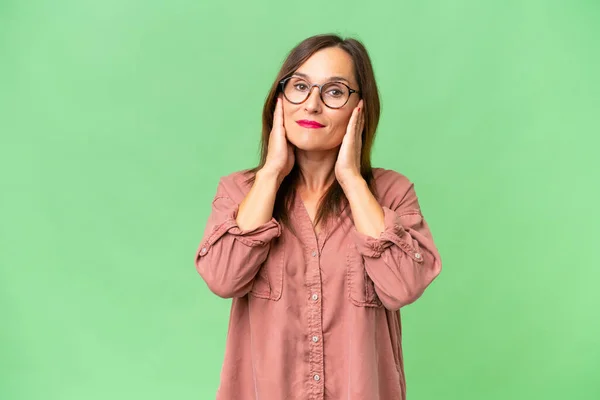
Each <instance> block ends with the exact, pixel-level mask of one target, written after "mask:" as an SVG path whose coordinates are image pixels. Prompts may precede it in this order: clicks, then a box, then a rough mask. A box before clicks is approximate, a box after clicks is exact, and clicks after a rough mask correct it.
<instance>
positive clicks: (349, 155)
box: [335, 99, 365, 186]
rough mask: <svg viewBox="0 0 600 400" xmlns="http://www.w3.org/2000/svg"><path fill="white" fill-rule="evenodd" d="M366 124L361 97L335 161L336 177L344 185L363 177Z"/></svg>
mask: <svg viewBox="0 0 600 400" xmlns="http://www.w3.org/2000/svg"><path fill="white" fill-rule="evenodd" d="M364 126H365V117H364V109H363V100H362V99H361V100H360V101H359V102H358V105H357V106H356V107H355V108H354V110H353V111H352V116H350V121H349V122H348V127H347V128H346V134H345V135H344V139H343V140H342V145H341V146H340V151H339V153H338V157H337V161H336V163H335V177H336V179H337V180H338V182H339V183H340V185H342V186H343V185H344V184H345V183H348V182H349V181H351V180H352V179H356V178H361V174H360V154H361V149H362V131H363V129H364Z"/></svg>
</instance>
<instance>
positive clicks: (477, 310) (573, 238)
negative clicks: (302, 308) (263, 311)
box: [0, 0, 600, 400]
mask: <svg viewBox="0 0 600 400" xmlns="http://www.w3.org/2000/svg"><path fill="white" fill-rule="evenodd" d="M325 32H335V33H340V34H342V35H350V36H355V37H357V38H359V39H361V40H362V41H363V42H364V43H365V45H366V46H367V48H368V49H369V51H370V54H371V56H372V59H373V63H374V67H375V72H376V76H377V79H378V82H379V85H380V89H381V95H382V102H383V114H382V119H381V123H380V128H379V130H378V138H377V141H376V144H375V150H374V164H375V166H381V167H386V168H392V169H396V170H398V171H400V172H402V173H404V174H405V175H407V176H408V177H409V178H410V179H412V180H413V181H414V182H415V188H416V190H417V193H418V195H419V198H420V200H421V205H422V208H423V212H424V214H425V216H426V218H427V219H428V221H429V223H430V225H431V229H432V231H433V234H434V237H435V239H436V241H437V244H438V247H439V249H440V252H441V254H442V258H443V264H444V269H443V271H442V274H441V275H440V277H439V278H438V279H437V280H436V281H435V282H434V284H433V285H432V286H431V287H430V288H429V290H428V291H427V292H426V293H425V296H423V297H422V298H421V299H420V300H419V301H418V302H417V303H415V304H413V305H410V306H408V307H406V308H405V309H403V321H404V350H405V355H406V359H405V362H406V374H407V379H408V393H409V399H411V400H439V399H448V400H450V399H457V400H465V399H477V400H482V399H483V400H496V399H503V400H504V399H545V400H546V399H556V400H558V399H598V398H600V378H599V375H600V311H599V310H600V294H599V292H600V257H599V255H598V248H599V245H598V244H597V241H598V240H599V239H600V229H599V228H598V224H599V223H600V218H599V212H598V207H599V205H600V193H599V188H598V185H599V181H600V177H599V173H600V162H599V161H598V155H597V153H598V151H599V150H600V140H599V139H598V137H599V136H600V123H599V120H598V118H599V114H600V113H599V111H600V79H599V78H598V74H599V71H600V51H599V49H600V2H598V1H596V0H587V1H584V0H575V1H573V0H571V1H568V0H564V1H550V0H548V1H541V0H540V1H526V0H520V1H516V0H513V1H502V2H500V1H495V2H492V1H487V2H486V1H475V0H472V1H467V0H457V1H437V2H435V1H387V2H381V1H374V2H371V3H369V2H366V1H320V0H319V1H317V0H307V1H302V2H297V3H295V4H294V3H291V2H290V3H287V2H282V1H264V0H263V1H256V2H241V1H240V2H236V3H232V2H229V3H228V4H223V3H221V2H216V1H211V2H206V1H202V0H195V1H191V0H188V1H186V0H170V1H167V0H164V1H147V0H146V1H141V0H128V1H117V0H108V1H96V2H92V1H73V0H56V1H48V0H45V1H23V0H22V1H17V0H0V140H1V141H0V178H1V180H0V185H1V187H0V240H1V242H0V399H3V400H4V399H6V400H22V399H47V400H70V399H76V400H80V399H85V400H96V399H98V400H100V399H103V400H104V399H115V400H117V399H118V400H120V399H144V400H153V399H156V400H163V399H166V398H170V399H178V400H179V399H211V398H214V393H215V390H216V387H217V385H218V380H219V372H220V367H221V362H222V357H223V350H224V341H225V335H226V332H227V323H228V316H229V315H228V313H229V306H230V301H229V300H222V299H220V298H218V297H216V296H214V295H212V294H211V293H210V292H209V291H208V289H207V288H206V286H205V284H204V283H203V281H202V280H201V278H200V277H199V275H198V274H197V273H196V271H195V269H194V264H193V258H194V252H195V250H196V246H197V244H198V242H199V241H200V239H201V235H202V233H203V229H204V224H205V221H206V218H207V216H208V213H209V210H210V202H211V200H212V197H213V195H214V191H215V189H216V184H217V181H218V179H219V177H220V176H222V175H225V174H228V173H230V172H232V171H234V170H238V169H242V168H245V167H249V166H252V165H253V164H254V163H255V162H256V160H257V150H258V137H259V130H260V121H261V119H260V113H261V108H262V102H263V100H264V97H265V95H266V92H267V89H268V88H269V86H270V85H271V82H272V80H273V79H274V77H275V74H276V72H277V70H278V68H279V65H280V63H281V62H282V61H283V58H284V57H285V55H286V53H287V52H288V51H289V50H290V49H291V48H292V47H293V46H294V45H295V44H297V43H298V42H299V41H301V40H302V39H304V38H305V37H308V36H310V35H313V34H317V33H325ZM366 400H368V399H366Z"/></svg>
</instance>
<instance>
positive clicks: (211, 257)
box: [195, 178, 281, 298]
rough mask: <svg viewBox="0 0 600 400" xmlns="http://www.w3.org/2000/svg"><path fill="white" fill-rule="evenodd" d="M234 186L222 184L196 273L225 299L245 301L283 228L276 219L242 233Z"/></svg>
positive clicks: (198, 253)
mask: <svg viewBox="0 0 600 400" xmlns="http://www.w3.org/2000/svg"><path fill="white" fill-rule="evenodd" d="M233 182H234V181H233V180H232V179H224V178H222V179H221V180H220V181H219V185H218V188H217V194H216V195H215V198H214V200H213V202H212V209H211V213H210V215H209V217H208V221H207V223H206V228H205V231H204V237H203V239H202V241H201V242H200V244H199V246H198V249H197V251H196V256H195V264H196V270H197V271H198V273H199V274H200V276H202V278H203V279H204V281H205V282H206V284H207V286H208V288H209V289H210V290H211V291H212V292H213V293H215V294H216V295H218V296H220V297H223V298H231V297H242V296H244V295H245V294H246V293H248V292H249V291H250V289H251V288H252V282H253V279H254V277H255V276H256V274H257V273H258V270H259V268H260V266H261V264H262V263H264V262H265V260H266V258H267V255H268V253H269V248H270V246H269V245H270V242H271V241H272V240H273V239H274V238H275V237H279V236H280V235H281V225H280V224H279V222H277V221H276V220H275V219H274V218H271V220H270V221H268V222H266V223H265V224H263V225H261V226H258V227H257V228H255V229H252V230H243V229H240V227H239V226H238V225H237V222H236V218H237V213H238V209H239V204H240V203H241V200H243V199H241V198H240V196H239V195H237V193H236V195H233V194H232V193H233V192H236V190H234V189H237V188H231V185H233V184H234V183H233ZM236 197H237V199H236Z"/></svg>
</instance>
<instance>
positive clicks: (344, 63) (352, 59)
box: [248, 35, 380, 231]
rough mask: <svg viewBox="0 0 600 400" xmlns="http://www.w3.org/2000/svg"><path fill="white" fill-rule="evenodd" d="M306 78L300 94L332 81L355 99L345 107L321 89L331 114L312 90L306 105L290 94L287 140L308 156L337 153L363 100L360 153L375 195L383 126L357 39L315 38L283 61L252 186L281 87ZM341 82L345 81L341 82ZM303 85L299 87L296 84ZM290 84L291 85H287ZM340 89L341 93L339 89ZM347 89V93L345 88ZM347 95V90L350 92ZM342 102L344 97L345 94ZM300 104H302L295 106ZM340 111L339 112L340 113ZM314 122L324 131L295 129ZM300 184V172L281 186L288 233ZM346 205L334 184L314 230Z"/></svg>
mask: <svg viewBox="0 0 600 400" xmlns="http://www.w3.org/2000/svg"><path fill="white" fill-rule="evenodd" d="M290 77H297V78H302V79H303V81H304V82H305V85H304V86H303V85H300V86H298V89H299V90H300V91H307V89H308V88H309V87H310V86H309V85H323V84H325V83H326V82H329V81H335V82H340V83H344V84H346V85H347V86H348V87H349V88H350V89H352V90H356V92H357V93H348V101H347V102H346V103H345V104H343V105H341V106H340V104H341V103H339V99H337V100H334V99H333V97H339V96H340V93H339V92H337V91H334V92H332V94H331V97H330V98H326V93H325V92H326V90H328V89H327V87H326V86H324V87H323V89H324V90H323V99H325V103H326V104H328V105H330V106H333V107H336V108H330V107H327V105H326V104H325V103H324V102H323V101H322V100H321V98H320V96H319V92H318V89H316V88H312V89H311V90H310V92H309V93H310V94H309V97H308V98H307V99H306V101H304V102H297V101H295V100H298V99H300V100H302V96H300V95H299V94H298V93H296V96H293V93H292V94H290V93H287V94H288V98H291V100H292V102H290V101H289V100H286V99H284V100H283V105H284V107H283V109H284V126H285V129H286V135H287V137H288V140H289V141H290V142H291V143H292V144H293V145H294V146H296V147H297V148H298V149H300V150H304V151H337V150H338V148H339V146H340V144H341V143H342V139H343V137H344V134H345V132H346V127H347V125H348V122H349V121H350V116H351V114H352V110H353V109H354V107H355V106H356V105H357V104H358V102H359V101H360V100H361V99H362V100H363V105H362V110H363V112H364V129H363V132H362V150H361V162H360V163H361V166H360V172H361V175H362V176H363V178H364V179H365V181H366V182H367V184H368V185H369V188H370V189H371V191H372V192H373V193H376V188H375V185H374V182H373V172H372V169H371V148H372V146H373V140H374V139H375V131H376V129H377V124H378V123H379V115H380V104H379V93H378V90H377V85H376V83H375V75H374V73H373V67H372V65H371V60H370V58H369V55H368V53H367V50H366V49H365V47H364V46H363V45H362V43H361V42H359V41H358V40H355V39H342V38H341V37H339V36H337V35H317V36H312V37H309V38H308V39H305V40H303V41H302V42H301V43H300V44H298V45H297V46H296V47H294V48H293V49H292V50H291V51H290V53H289V54H288V56H287V58H286V60H285V61H284V63H283V65H282V67H281V69H280V71H279V73H278V74H277V77H276V79H275V81H274V82H273V84H272V86H271V89H270V91H269V94H268V95H267V99H266V101H265V105H264V107H263V116H262V121H263V124H262V138H261V159H260V163H259V165H258V166H256V167H255V168H253V169H252V170H250V171H249V172H250V176H249V177H248V182H253V181H254V179H255V177H256V175H255V173H256V172H257V171H259V170H260V169H261V168H262V167H263V166H264V164H265V161H266V158H267V152H268V143H269V135H270V133H271V129H272V128H273V113H274V111H275V105H276V100H277V97H278V96H282V95H283V93H282V84H281V82H282V81H285V80H286V79H287V78H290ZM341 78H343V79H341ZM296 82H299V81H296ZM287 83H288V84H289V80H288V81H287ZM338 88H341V87H340V86H338ZM342 89H343V88H342ZM346 89H347V88H346ZM341 95H342V96H343V94H341ZM294 103H299V104H294ZM338 106H339V107H338ZM302 119H306V120H312V121H316V122H319V123H320V124H322V125H324V127H323V128H320V129H307V128H305V127H302V126H301V125H299V124H298V123H297V121H298V120H302ZM297 178H298V168H296V166H295V167H294V168H293V169H292V171H291V172H290V173H289V174H288V175H287V176H286V177H285V178H284V180H283V182H282V183H281V185H280V187H279V190H278V191H277V196H276V199H275V205H274V209H273V216H274V217H275V218H276V219H277V220H279V221H281V222H282V223H283V224H284V225H285V226H288V227H289V228H290V229H292V231H293V228H292V226H291V224H290V222H289V221H290V219H289V209H290V207H291V204H292V203H293V199H294V195H293V194H294V191H295V184H296V181H297ZM344 202H347V199H346V196H345V194H344V191H343V190H342V188H341V186H340V184H339V182H337V181H334V182H333V184H332V185H331V187H329V189H328V190H327V192H326V193H325V195H324V196H323V197H322V198H321V201H320V202H319V208H318V211H317V215H316V219H315V221H313V223H314V224H315V225H316V224H317V223H318V222H319V221H321V220H326V219H328V218H329V217H330V216H333V215H337V214H339V213H340V212H341V207H342V203H344Z"/></svg>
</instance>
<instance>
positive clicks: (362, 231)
mask: <svg viewBox="0 0 600 400" xmlns="http://www.w3.org/2000/svg"><path fill="white" fill-rule="evenodd" d="M379 113H380V106H379V96H378V93H377V86H376V84H375V77H374V74H373V69H372V66H371V61H370V59H369V56H368V54H367V51H366V49H365V48H364V47H363V45H362V44H361V43H360V42H359V41H357V40H353V39H346V40H342V39H341V38H340V37H338V36H334V35H319V36H314V37H311V38H308V39H306V40H304V41H303V42H302V43H300V44H299V45H298V46H297V47H295V48H294V49H293V50H292V51H291V52H290V54H289V56H288V57H287V59H286V61H285V62H284V64H283V66H282V68H281V70H280V72H279V74H278V76H277V79H276V80H275V82H274V83H273V86H272V87H271V91H270V92H269V95H268V96H267V100H266V102H265V106H264V111H263V132H262V155H261V161H260V164H259V165H258V166H257V167H256V168H254V169H252V170H248V171H239V172H235V173H232V174H230V175H228V176H225V177H223V178H221V180H220V182H219V185H218V188H217V193H216V196H215V198H214V201H213V204H212V212H211V214H210V216H209V219H208V223H207V226H206V230H205V233H204V238H203V240H202V242H201V243H200V246H199V247H198V251H197V253H196V268H197V270H198V272H199V273H200V275H201V276H202V278H203V279H204V280H205V281H206V283H207V285H208V287H209V288H210V290H211V291H212V292H214V293H215V294H217V295H218V296H221V297H224V298H233V300H232V306H231V316H230V322H229V332H228V335H227V342H226V350H225V359H224V364H223V368H222V371H221V384H220V387H219V390H218V393H217V399H222V400H246V399H253V400H254V399H260V400H285V399H289V400H292V399H294V400H295V399H303V400H304V399H310V400H312V399H315V400H316V399H332V400H337V399H350V400H392V399H405V398H406V390H405V381H404V373H403V361H402V349H401V328H400V313H399V309H400V307H402V306H404V305H406V304H409V303H412V302H413V301H415V300H416V299H417V298H418V297H419V296H420V295H421V294H422V293H423V291H424V290H425V288H426V287H427V286H428V285H429V284H430V283H431V281H432V280H433V279H434V278H435V277H436V276H437V275H438V274H439V273H440V270H441V261H440V255H439V254H438V251H437V249H436V246H435V244H434V242H433V239H432V236H431V233H430V231H429V228H428V225H427V223H426V222H425V220H424V219H423V216H422V214H421V211H420V208H419V203H418V200H417V196H416V194H415V191H414V188H413V184H412V183H411V182H410V181H409V180H408V179H407V178H406V177H405V176H404V175H402V174H400V173H398V172H394V171H392V170H387V169H382V168H373V169H372V168H371V161H370V152H371V147H372V145H373V139H374V137H375V129H376V128H377V123H378V120H379Z"/></svg>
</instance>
